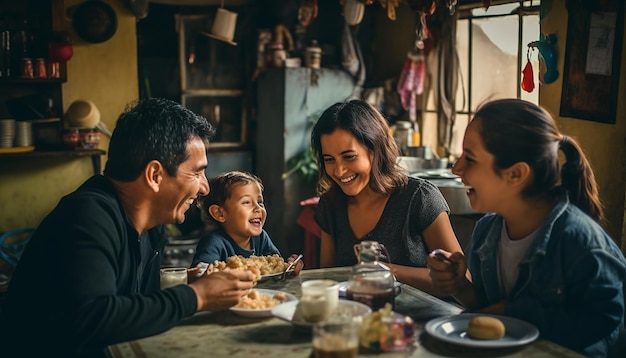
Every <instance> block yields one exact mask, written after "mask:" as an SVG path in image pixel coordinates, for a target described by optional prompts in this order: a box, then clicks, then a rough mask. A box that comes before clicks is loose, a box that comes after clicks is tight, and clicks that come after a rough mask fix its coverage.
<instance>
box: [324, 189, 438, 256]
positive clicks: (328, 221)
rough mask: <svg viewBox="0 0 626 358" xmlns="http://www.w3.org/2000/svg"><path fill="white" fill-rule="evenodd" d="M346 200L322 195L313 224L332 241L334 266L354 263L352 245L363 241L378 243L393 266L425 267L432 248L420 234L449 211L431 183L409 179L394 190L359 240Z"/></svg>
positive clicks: (340, 196) (342, 197) (343, 196)
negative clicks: (404, 185) (442, 213)
mask: <svg viewBox="0 0 626 358" xmlns="http://www.w3.org/2000/svg"><path fill="white" fill-rule="evenodd" d="M347 199H348V198H347V197H346V196H345V195H343V193H342V194H341V195H335V196H332V197H331V195H330V194H325V195H323V196H322V197H321V198H320V201H319V204H318V206H317V209H316V212H315V221H316V222H317V224H318V225H319V226H320V228H321V229H322V230H324V231H325V232H327V233H329V234H330V235H331V236H332V238H333V240H334V242H335V255H336V256H335V265H336V266H351V265H354V264H356V263H357V258H356V256H355V254H354V249H353V247H354V245H356V244H358V243H359V242H360V241H363V240H372V241H378V242H379V243H381V244H383V245H384V246H385V248H386V249H387V251H388V253H389V256H390V257H391V262H392V263H394V264H399V265H405V266H414V267H426V257H427V255H428V253H429V252H430V250H431V249H434V248H428V247H426V243H425V242H424V238H423V237H422V231H424V229H426V228H427V227H428V226H430V224H432V222H433V221H434V220H435V219H436V218H437V217H438V216H439V214H441V212H443V211H445V212H448V213H449V212H450V208H449V207H448V203H447V202H446V200H445V198H444V197H443V195H442V194H441V192H440V191H439V189H437V187H436V186H435V185H433V184H432V183H431V182H429V181H427V180H424V179H421V178H413V177H409V182H408V185H407V186H406V188H404V189H402V188H398V189H396V190H395V191H394V192H393V193H392V194H391V196H390V197H389V201H387V205H386V206H385V209H384V210H383V213H382V215H381V217H380V219H379V220H378V223H377V224H376V226H375V227H374V229H373V230H372V231H370V232H369V233H368V234H366V235H365V236H363V237H361V238H357V237H355V236H354V233H353V232H352V229H351V228H350V223H349V221H348V210H347Z"/></svg>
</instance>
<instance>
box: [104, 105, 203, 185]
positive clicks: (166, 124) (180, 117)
mask: <svg viewBox="0 0 626 358" xmlns="http://www.w3.org/2000/svg"><path fill="white" fill-rule="evenodd" d="M214 134H215V129H214V128H213V126H212V125H211V124H210V123H209V121H208V120H207V119H206V118H204V117H202V116H200V115H197V114H195V113H193V112H192V111H190V110H189V109H187V108H185V107H183V106H181V105H180V104H179V103H176V102H174V101H170V100H167V99H162V98H149V99H145V100H141V101H138V102H135V103H133V104H131V105H130V106H129V107H128V108H127V109H126V110H125V111H124V113H122V114H121V115H120V117H119V118H118V120H117V124H116V125H115V129H114V130H113V135H112V136H111V142H110V144H109V155H108V161H107V163H106V166H105V169H104V175H105V176H107V177H109V178H112V179H115V180H120V181H132V180H135V179H137V177H139V175H140V174H141V172H142V171H143V170H144V168H145V167H146V165H147V164H148V163H149V162H150V161H151V160H158V161H159V162H160V163H161V164H162V165H163V167H164V168H165V170H166V171H167V173H168V174H169V175H170V176H176V171H177V170H178V166H179V165H180V164H181V163H182V162H184V161H185V160H186V159H187V156H188V153H187V143H188V142H189V141H190V140H191V139H192V138H194V137H198V138H200V139H201V140H203V141H204V142H205V144H206V145H208V141H209V139H211V138H212V137H213V135H214Z"/></svg>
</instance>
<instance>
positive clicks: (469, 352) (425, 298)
mask: <svg viewBox="0 0 626 358" xmlns="http://www.w3.org/2000/svg"><path fill="white" fill-rule="evenodd" d="M349 273H350V270H349V268H331V269H315V270H303V271H302V272H301V274H300V276H298V277H291V278H288V279H287V280H286V281H284V282H274V281H272V280H268V281H264V282H259V284H258V285H257V287H258V288H266V289H272V290H280V291H285V292H289V293H292V294H294V295H296V296H298V297H299V296H300V284H301V282H302V281H304V280H309V279H317V278H330V279H334V280H337V281H346V280H347V279H348V275H349ZM394 310H395V311H397V312H400V313H403V314H407V315H409V316H411V317H412V318H413V319H414V320H415V322H416V325H417V326H418V331H420V332H421V331H422V330H421V328H422V327H423V325H424V324H425V323H426V322H427V321H428V320H429V319H431V318H435V317H440V316H445V315H451V314H458V313H460V312H461V308H459V307H458V306H456V305H454V304H451V303H448V302H445V301H442V300H440V299H438V298H436V297H434V296H431V295H429V294H427V293H425V292H422V291H420V290H417V289H415V288H413V287H410V286H407V285H402V292H401V293H400V294H399V295H398V296H397V297H396V301H395V308H394ZM108 353H109V355H110V356H111V357H113V358H122V357H123V358H125V357H168V358H169V357H177V358H193V357H198V358H208V357H283V358H298V357H302V358H308V357H309V356H310V354H311V334H310V333H307V332H302V330H298V329H295V328H294V327H293V326H292V325H291V324H289V323H288V322H284V321H282V320H280V319H278V318H247V317H241V316H238V315H236V314H234V313H232V312H230V311H223V312H200V313H197V314H195V315H193V316H192V317H190V318H187V319H185V320H183V321H182V322H181V323H180V324H179V325H178V326H176V327H174V328H172V329H171V330H169V331H167V332H164V333H161V334H159V335H156V336H152V337H147V338H143V339H139V340H135V341H131V342H124V343H120V344H116V345H113V346H110V347H109V349H108ZM360 356H368V357H369V356H371V357H383V358H384V357H388V358H400V357H416V358H417V357H442V356H464V357H468V356H469V357H472V356H473V357H487V356H491V357H494V356H499V357H500V356H508V357H533V358H535V357H582V356H581V355H579V354H577V353H574V352H572V351H570V350H568V349H566V348H563V347H561V346H559V345H557V344H554V343H552V342H549V341H545V340H539V341H535V342H533V343H531V344H529V345H526V346H522V347H516V348H506V349H501V348H499V349H489V350H485V349H477V348H468V347H461V346H456V345H452V344H449V343H445V342H441V341H438V340H436V339H435V338H433V337H430V336H429V335H428V334H426V333H424V332H422V333H421V334H420V335H419V341H418V343H417V345H416V348H414V349H412V350H410V351H405V352H394V353H380V354H375V353H371V352H367V351H366V350H361V352H360Z"/></svg>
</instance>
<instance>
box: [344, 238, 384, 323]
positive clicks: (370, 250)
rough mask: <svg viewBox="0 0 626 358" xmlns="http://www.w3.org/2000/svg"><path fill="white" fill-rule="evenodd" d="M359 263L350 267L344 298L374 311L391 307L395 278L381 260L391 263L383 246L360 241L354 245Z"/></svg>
mask: <svg viewBox="0 0 626 358" xmlns="http://www.w3.org/2000/svg"><path fill="white" fill-rule="evenodd" d="M354 254H355V255H356V257H357V259H358V261H359V263H357V264H356V265H354V266H352V274H351V276H350V280H349V281H348V287H347V289H346V298H347V299H349V300H353V301H357V302H361V303H363V304H366V305H368V306H369V307H370V308H371V309H372V311H376V310H378V309H380V308H382V307H384V306H385V303H390V304H391V305H392V307H393V304H394V298H395V287H394V286H395V281H396V278H395V277H394V275H393V272H391V269H390V268H389V266H387V265H386V264H385V263H384V262H382V260H386V261H387V262H391V260H390V258H389V253H388V252H387V249H386V248H385V246H384V245H383V244H380V243H378V242H377V241H362V242H361V243H359V244H357V245H354Z"/></svg>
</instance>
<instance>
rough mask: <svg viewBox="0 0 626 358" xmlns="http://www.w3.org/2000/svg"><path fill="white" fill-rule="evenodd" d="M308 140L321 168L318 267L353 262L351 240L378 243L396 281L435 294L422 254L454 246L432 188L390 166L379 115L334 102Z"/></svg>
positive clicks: (393, 158)
mask: <svg viewBox="0 0 626 358" xmlns="http://www.w3.org/2000/svg"><path fill="white" fill-rule="evenodd" d="M311 145H312V148H313V152H314V153H315V156H316V157H317V161H318V165H319V167H320V170H319V178H318V185H317V186H318V187H317V190H318V194H320V195H321V198H320V201H319V204H318V207H317V210H316V214H315V219H316V221H317V223H318V225H319V226H320V228H321V230H322V233H321V248H320V265H321V267H331V266H349V265H354V264H356V263H357V259H356V256H355V254H354V249H353V247H354V245H355V244H358V243H359V242H361V241H362V240H373V241H378V242H380V243H382V244H383V245H385V248H386V249H387V251H388V252H389V256H390V258H391V262H392V263H393V264H392V265H391V268H392V270H393V272H394V274H395V275H396V278H397V279H398V280H399V281H402V282H404V283H407V284H410V285H412V286H414V287H417V288H419V289H422V290H424V291H427V292H430V293H434V294H438V293H437V292H434V291H433V288H432V285H431V281H430V277H429V276H428V271H427V269H426V258H427V256H428V252H430V250H432V249H434V248H437V247H445V248H446V250H449V251H461V246H460V245H459V242H458V241H457V239H456V236H455V235H454V231H453V230H452V226H451V224H450V219H449V217H448V212H449V208H448V204H447V203H446V201H445V199H444V197H443V195H442V194H441V192H440V191H439V189H437V187H435V186H434V185H433V184H431V183H430V182H428V181H425V180H423V179H417V178H410V177H408V176H407V174H406V172H405V171H404V170H403V169H402V168H401V167H400V166H398V165H397V160H398V156H399V150H398V147H397V145H396V143H395V141H394V139H393V137H392V136H391V135H390V134H389V127H388V125H387V121H386V120H385V118H383V116H382V115H381V114H380V112H378V111H377V110H376V109H375V108H374V107H372V106H371V105H369V104H368V103H367V102H364V101H361V100H352V101H350V102H345V103H336V104H334V105H332V106H331V107H330V108H328V109H327V110H326V111H324V113H323V114H322V116H321V117H320V118H319V120H318V121H317V123H316V124H315V126H314V128H313V132H312V134H311Z"/></svg>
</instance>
